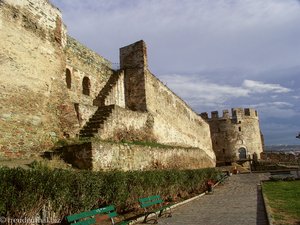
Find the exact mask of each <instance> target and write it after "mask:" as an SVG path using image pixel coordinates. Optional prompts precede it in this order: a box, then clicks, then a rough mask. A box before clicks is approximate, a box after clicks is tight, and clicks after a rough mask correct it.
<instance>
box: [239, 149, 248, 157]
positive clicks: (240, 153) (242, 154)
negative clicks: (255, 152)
mask: <svg viewBox="0 0 300 225" xmlns="http://www.w3.org/2000/svg"><path fill="white" fill-rule="evenodd" d="M239 159H247V151H246V149H245V148H240V149H239Z"/></svg>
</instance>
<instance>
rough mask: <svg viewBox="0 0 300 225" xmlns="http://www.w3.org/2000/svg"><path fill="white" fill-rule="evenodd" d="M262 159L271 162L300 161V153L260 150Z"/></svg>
mask: <svg viewBox="0 0 300 225" xmlns="http://www.w3.org/2000/svg"><path fill="white" fill-rule="evenodd" d="M260 157H261V159H262V160H267V161H272V162H300V154H298V155H296V154H291V153H284V152H262V153H261V154H260Z"/></svg>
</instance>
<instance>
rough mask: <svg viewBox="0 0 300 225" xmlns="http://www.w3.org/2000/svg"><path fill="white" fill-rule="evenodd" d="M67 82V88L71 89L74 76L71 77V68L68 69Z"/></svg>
mask: <svg viewBox="0 0 300 225" xmlns="http://www.w3.org/2000/svg"><path fill="white" fill-rule="evenodd" d="M66 83H67V88H68V89H71V84H72V77H71V71H70V70H69V69H66Z"/></svg>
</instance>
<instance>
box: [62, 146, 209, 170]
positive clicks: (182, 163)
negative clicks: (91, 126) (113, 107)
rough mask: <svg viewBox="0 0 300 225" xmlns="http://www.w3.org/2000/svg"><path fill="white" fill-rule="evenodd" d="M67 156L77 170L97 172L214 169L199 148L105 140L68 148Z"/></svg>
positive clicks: (65, 154)
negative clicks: (155, 145)
mask: <svg viewBox="0 0 300 225" xmlns="http://www.w3.org/2000/svg"><path fill="white" fill-rule="evenodd" d="M63 156H64V158H65V160H66V161H67V162H69V163H71V164H72V165H73V166H75V167H78V168H80V169H92V170H94V171H100V170H113V169H117V170H124V171H127V170H153V169H198V168H205V167H214V161H212V160H211V158H210V157H209V156H208V155H207V154H206V153H205V151H203V150H201V149H199V148H182V147H150V146H144V145H135V144H126V143H110V142H103V141H93V142H92V143H85V144H82V145H73V146H68V147H65V150H64V154H63Z"/></svg>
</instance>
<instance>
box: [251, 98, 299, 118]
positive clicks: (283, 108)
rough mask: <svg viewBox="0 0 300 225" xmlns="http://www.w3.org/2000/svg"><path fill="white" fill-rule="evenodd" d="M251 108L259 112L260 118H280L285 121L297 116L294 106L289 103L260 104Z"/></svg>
mask: <svg viewBox="0 0 300 225" xmlns="http://www.w3.org/2000/svg"><path fill="white" fill-rule="evenodd" d="M250 107H251V108H256V109H258V110H259V112H260V115H262V116H261V118H270V117H271V118H281V119H286V118H290V117H294V116H297V115H298V113H297V112H296V111H295V109H294V105H293V104H291V103H289V102H262V103H259V104H254V105H250Z"/></svg>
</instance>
